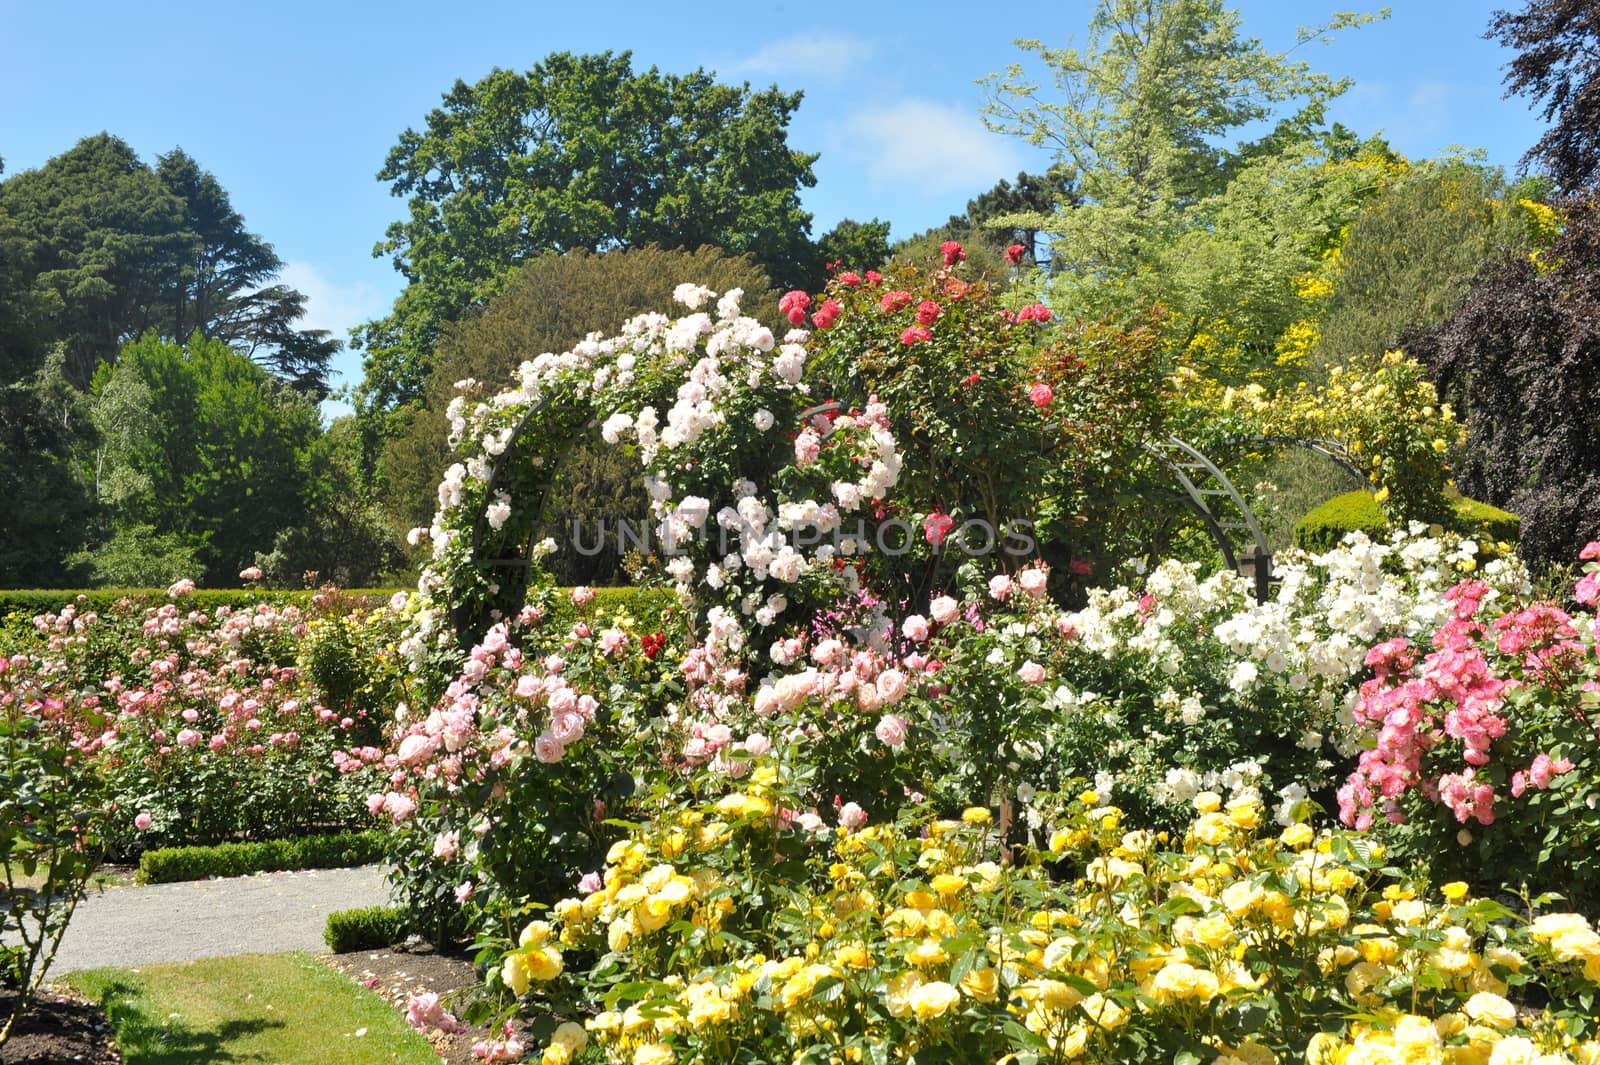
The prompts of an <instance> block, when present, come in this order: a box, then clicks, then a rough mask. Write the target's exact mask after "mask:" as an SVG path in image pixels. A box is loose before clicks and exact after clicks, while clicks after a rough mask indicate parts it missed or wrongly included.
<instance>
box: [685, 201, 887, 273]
mask: <svg viewBox="0 0 1600 1065" xmlns="http://www.w3.org/2000/svg"><path fill="white" fill-rule="evenodd" d="M817 255H818V256H819V257H820V258H821V259H822V263H823V266H824V267H825V268H827V269H828V270H830V271H833V272H838V271H840V270H856V271H862V270H877V269H879V268H881V267H882V266H883V264H884V263H886V262H888V261H889V223H888V222H884V221H880V220H879V219H876V218H874V219H873V220H872V221H870V222H857V221H855V220H854V219H851V218H846V219H844V220H843V221H842V222H840V223H839V224H838V225H836V226H834V227H833V228H832V229H830V230H828V231H827V232H826V233H824V234H823V235H822V239H821V240H819V241H817ZM710 287H715V286H710Z"/></svg>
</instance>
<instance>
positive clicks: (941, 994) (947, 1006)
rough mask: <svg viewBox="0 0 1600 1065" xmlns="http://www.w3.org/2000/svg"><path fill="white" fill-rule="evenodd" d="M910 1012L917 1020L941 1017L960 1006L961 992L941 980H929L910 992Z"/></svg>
mask: <svg viewBox="0 0 1600 1065" xmlns="http://www.w3.org/2000/svg"><path fill="white" fill-rule="evenodd" d="M910 1001H911V1012H912V1013H913V1014H915V1015H916V1018H917V1020H919V1021H927V1020H932V1019H933V1018H935V1017H943V1016H944V1015H945V1014H946V1013H949V1012H950V1011H951V1010H953V1009H956V1008H958V1007H959V1006H960V1004H961V992H959V991H957V990H956V989H955V988H953V987H951V986H950V985H949V984H947V983H945V982H944V981H943V980H931V981H929V982H928V983H925V984H922V985H921V986H919V987H918V988H916V990H914V991H912V992H911V998H910Z"/></svg>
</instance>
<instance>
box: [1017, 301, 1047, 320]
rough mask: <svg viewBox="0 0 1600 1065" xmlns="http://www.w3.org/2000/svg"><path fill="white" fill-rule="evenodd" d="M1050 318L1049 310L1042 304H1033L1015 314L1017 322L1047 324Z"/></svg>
mask: <svg viewBox="0 0 1600 1065" xmlns="http://www.w3.org/2000/svg"><path fill="white" fill-rule="evenodd" d="M1052 317H1053V316H1052V315H1051V313H1050V308H1049V307H1046V306H1045V305H1044V304H1042V303H1035V304H1033V305H1031V306H1028V307H1024V308H1022V310H1020V311H1018V312H1017V321H1019V322H1048V321H1049V320H1050V319H1051V318H1052Z"/></svg>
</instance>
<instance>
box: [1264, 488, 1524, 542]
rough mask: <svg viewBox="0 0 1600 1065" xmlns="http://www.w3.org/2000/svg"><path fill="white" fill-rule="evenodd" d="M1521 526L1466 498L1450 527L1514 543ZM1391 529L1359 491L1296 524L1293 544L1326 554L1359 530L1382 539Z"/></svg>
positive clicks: (1368, 496)
mask: <svg viewBox="0 0 1600 1065" xmlns="http://www.w3.org/2000/svg"><path fill="white" fill-rule="evenodd" d="M1521 524H1522V522H1521V519H1519V518H1518V517H1517V516H1516V515H1515V514H1512V513H1509V512H1507V511H1504V510H1501V509H1500V508H1499V507H1492V506H1490V505H1489V504H1487V503H1480V502H1478V501H1477V500H1475V499H1463V500H1461V501H1460V502H1458V503H1456V505H1455V518H1454V520H1453V521H1451V523H1450V527H1451V528H1452V529H1453V530H1455V531H1456V532H1459V533H1463V534H1465V535H1469V536H1474V537H1477V538H1479V539H1486V540H1494V541H1498V542H1505V543H1515V542H1516V541H1517V537H1518V535H1519V531H1520V528H1521ZM1388 528H1389V523H1388V522H1387V521H1386V520H1385V519H1384V516H1383V510H1382V508H1380V507H1379V506H1378V502H1377V500H1375V499H1373V498H1372V495H1371V494H1370V493H1368V492H1365V491H1363V490H1361V489H1357V490H1356V491H1354V492H1346V493H1345V494H1344V495H1342V496H1334V497H1333V498H1332V499H1330V500H1328V501H1327V502H1326V503H1324V504H1322V505H1321V506H1320V507H1317V508H1316V509H1315V510H1313V511H1312V512H1311V513H1309V514H1307V515H1306V516H1305V517H1303V518H1301V519H1300V520H1299V521H1297V522H1295V526H1294V542H1295V543H1296V544H1298V545H1299V546H1301V547H1303V548H1305V549H1306V550H1307V551H1327V550H1331V549H1332V548H1334V547H1337V546H1338V545H1339V542H1340V541H1341V540H1343V539H1344V538H1345V535H1346V534H1347V533H1352V532H1357V531H1359V532H1364V533H1366V534H1367V535H1368V536H1372V537H1380V536H1383V535H1384V534H1385V533H1386V532H1387V531H1388Z"/></svg>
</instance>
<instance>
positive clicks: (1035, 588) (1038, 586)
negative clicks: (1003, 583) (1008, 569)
mask: <svg viewBox="0 0 1600 1065" xmlns="http://www.w3.org/2000/svg"><path fill="white" fill-rule="evenodd" d="M1049 583H1050V574H1049V573H1047V572H1045V571H1044V570H1042V569H1040V568H1038V567H1037V566H1030V567H1029V568H1027V569H1025V570H1023V571H1022V572H1021V573H1020V574H1018V575H1017V585H1018V586H1019V587H1020V588H1021V589H1022V590H1023V591H1024V592H1027V593H1028V594H1029V595H1035V596H1037V595H1043V594H1044V591H1045V588H1046V587H1047V586H1048V585H1049Z"/></svg>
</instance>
